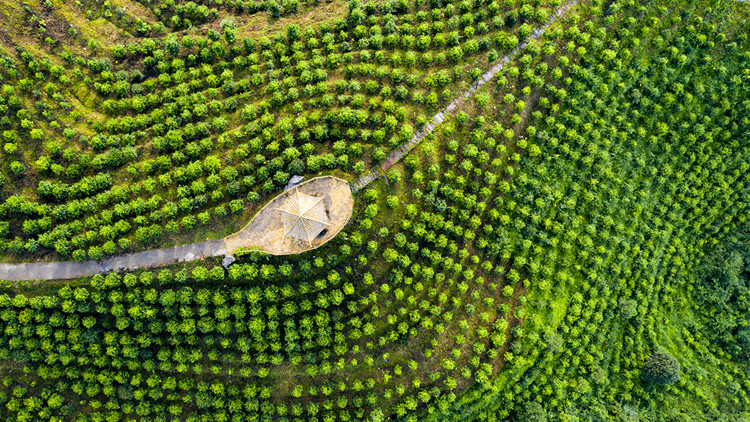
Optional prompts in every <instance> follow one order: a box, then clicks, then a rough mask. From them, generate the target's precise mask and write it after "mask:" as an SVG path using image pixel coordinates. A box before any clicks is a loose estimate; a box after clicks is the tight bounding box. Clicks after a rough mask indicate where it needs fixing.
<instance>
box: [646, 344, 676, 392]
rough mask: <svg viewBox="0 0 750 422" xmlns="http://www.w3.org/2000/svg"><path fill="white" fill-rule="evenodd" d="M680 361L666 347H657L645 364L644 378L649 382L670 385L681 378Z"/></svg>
mask: <svg viewBox="0 0 750 422" xmlns="http://www.w3.org/2000/svg"><path fill="white" fill-rule="evenodd" d="M680 372H681V368H680V362H678V361H677V359H675V357H674V356H672V355H671V354H670V353H669V352H667V351H666V350H664V349H657V350H656V351H654V353H653V354H652V355H651V357H649V358H648V360H647V361H646V363H644V364H643V372H642V376H643V379H644V380H645V381H646V382H648V383H649V384H656V385H670V384H673V383H674V382H675V381H677V380H679V379H680Z"/></svg>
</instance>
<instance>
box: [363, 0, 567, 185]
mask: <svg viewBox="0 0 750 422" xmlns="http://www.w3.org/2000/svg"><path fill="white" fill-rule="evenodd" d="M578 1H579V0H571V1H569V2H568V3H566V4H564V5H562V6H560V8H558V9H557V11H555V13H553V14H552V16H550V18H549V19H548V20H547V22H546V23H545V24H544V26H542V27H540V28H537V29H535V30H534V31H533V32H532V33H531V35H530V36H529V37H528V38H527V39H526V40H524V41H523V42H522V43H520V44H519V45H518V46H517V47H516V48H515V49H514V50H513V51H511V52H510V53H509V54H508V55H506V56H504V57H503V58H501V59H499V60H498V61H496V62H495V64H494V65H492V67H491V68H490V69H489V70H488V71H486V72H484V74H482V76H480V77H479V78H478V79H477V80H476V81H474V82H472V83H471V85H470V86H469V88H468V89H466V90H465V91H463V92H462V93H460V94H459V95H458V96H457V97H456V98H454V99H453V101H451V102H450V104H448V105H447V106H445V108H443V109H442V110H440V111H439V112H438V113H437V114H435V115H434V116H433V117H432V121H430V122H429V123H427V124H426V125H424V127H423V128H422V129H421V130H419V131H418V132H417V133H415V134H414V136H412V137H411V139H409V140H408V141H407V142H404V143H403V144H401V146H399V147H398V148H396V149H395V150H393V152H391V155H389V156H388V158H387V159H386V160H385V162H384V163H383V164H381V165H380V167H378V168H377V169H375V170H372V171H371V172H369V173H367V174H365V175H363V176H362V177H360V178H359V179H357V180H355V181H354V182H352V184H351V188H352V193H356V192H357V191H358V190H360V189H362V188H364V187H365V186H367V185H368V184H370V183H371V182H373V181H374V180H376V179H377V178H379V177H381V176H383V175H384V174H385V172H386V171H388V169H389V168H390V167H391V166H392V165H394V164H396V163H397V162H398V161H399V160H401V159H402V158H403V157H404V156H405V155H406V154H408V153H409V152H410V151H411V150H413V149H414V148H415V147H416V146H417V145H419V143H420V142H422V140H423V139H424V138H425V137H426V136H427V135H429V134H430V133H431V132H432V131H434V130H435V129H436V128H437V127H438V126H440V124H441V123H443V122H444V121H445V120H447V119H448V117H450V116H451V115H453V114H454V113H456V111H458V109H459V107H461V105H463V103H465V102H466V100H468V99H469V98H471V97H472V96H474V94H475V93H476V92H477V90H479V88H481V87H482V86H484V84H486V83H487V82H489V81H490V80H492V78H494V77H495V75H497V74H498V73H500V71H501V70H503V68H504V67H505V65H506V64H508V63H510V61H511V60H512V59H513V57H515V56H516V54H518V53H519V52H520V51H521V50H523V49H524V48H526V46H527V45H528V44H529V43H530V42H533V41H536V40H537V39H538V38H539V37H541V36H542V35H544V33H545V31H547V29H548V28H549V27H550V26H551V25H552V24H553V23H555V22H557V20H558V19H560V17H561V16H562V15H563V14H564V13H565V12H567V11H568V10H569V9H570V8H571V7H573V6H575V4H576V3H578Z"/></svg>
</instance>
